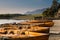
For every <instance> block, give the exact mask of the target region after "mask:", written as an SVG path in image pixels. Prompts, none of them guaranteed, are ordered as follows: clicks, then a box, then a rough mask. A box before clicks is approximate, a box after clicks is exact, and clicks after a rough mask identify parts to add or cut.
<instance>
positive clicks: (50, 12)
mask: <svg viewBox="0 0 60 40" xmlns="http://www.w3.org/2000/svg"><path fill="white" fill-rule="evenodd" d="M58 6H59V3H58V0H53V2H52V5H51V7H50V8H47V10H45V11H44V12H43V16H45V17H54V16H55V15H56V12H57V11H58Z"/></svg>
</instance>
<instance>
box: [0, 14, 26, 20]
mask: <svg viewBox="0 0 60 40" xmlns="http://www.w3.org/2000/svg"><path fill="white" fill-rule="evenodd" d="M18 16H26V15H25V14H0V19H12V18H14V17H18Z"/></svg>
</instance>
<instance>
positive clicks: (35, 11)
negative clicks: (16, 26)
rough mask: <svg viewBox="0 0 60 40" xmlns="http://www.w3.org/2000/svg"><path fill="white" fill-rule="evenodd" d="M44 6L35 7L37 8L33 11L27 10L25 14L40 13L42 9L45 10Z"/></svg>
mask: <svg viewBox="0 0 60 40" xmlns="http://www.w3.org/2000/svg"><path fill="white" fill-rule="evenodd" d="M45 10H46V8H43V9H37V10H34V11H28V12H26V13H25V14H39V13H40V14H41V13H42V12H43V11H45Z"/></svg>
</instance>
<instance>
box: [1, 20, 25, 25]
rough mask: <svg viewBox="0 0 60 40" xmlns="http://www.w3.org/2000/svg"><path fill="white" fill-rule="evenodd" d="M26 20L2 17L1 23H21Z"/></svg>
mask: <svg viewBox="0 0 60 40" xmlns="http://www.w3.org/2000/svg"><path fill="white" fill-rule="evenodd" d="M23 21H26V20H7V19H0V24H5V23H14V22H16V23H19V22H23Z"/></svg>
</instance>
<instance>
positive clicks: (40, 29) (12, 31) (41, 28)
mask: <svg viewBox="0 0 60 40" xmlns="http://www.w3.org/2000/svg"><path fill="white" fill-rule="evenodd" d="M53 25H54V22H53V21H43V22H42V21H40V20H32V21H25V22H21V23H17V24H16V23H14V24H13V23H11V24H9V23H8V24H3V25H0V26H1V27H0V36H2V37H3V36H5V37H12V38H13V37H14V38H21V37H22V38H25V37H27V36H28V37H37V36H40V37H42V36H46V35H48V36H49V28H50V27H52V26H53ZM18 35H20V36H18ZM42 38H43V37H42ZM47 39H48V37H47Z"/></svg>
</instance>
